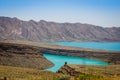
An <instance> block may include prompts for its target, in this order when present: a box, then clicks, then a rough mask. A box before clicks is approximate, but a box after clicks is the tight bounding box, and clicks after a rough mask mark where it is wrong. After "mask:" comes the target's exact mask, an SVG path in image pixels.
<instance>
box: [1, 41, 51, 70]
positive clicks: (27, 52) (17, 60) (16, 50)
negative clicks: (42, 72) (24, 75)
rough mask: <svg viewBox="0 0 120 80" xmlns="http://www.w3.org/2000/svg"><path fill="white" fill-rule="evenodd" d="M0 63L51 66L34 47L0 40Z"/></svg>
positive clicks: (27, 66)
mask: <svg viewBox="0 0 120 80" xmlns="http://www.w3.org/2000/svg"><path fill="white" fill-rule="evenodd" d="M0 65H5V66H15V67H26V68H34V69H43V68H49V67H52V66H53V63H51V62H50V61H48V60H47V59H46V58H45V57H43V56H42V53H40V51H39V49H38V48H36V47H33V46H28V45H23V44H12V43H11V44H9V43H1V42H0Z"/></svg>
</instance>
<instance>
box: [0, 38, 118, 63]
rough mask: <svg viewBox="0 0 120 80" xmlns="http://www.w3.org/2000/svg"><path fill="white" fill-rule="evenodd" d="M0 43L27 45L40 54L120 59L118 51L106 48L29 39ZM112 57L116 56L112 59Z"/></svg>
mask: <svg viewBox="0 0 120 80" xmlns="http://www.w3.org/2000/svg"><path fill="white" fill-rule="evenodd" d="M0 43H4V44H17V45H29V46H31V47H33V48H36V49H38V50H39V51H40V52H41V53H42V54H43V53H49V54H57V55H65V56H75V57H83V58H91V59H98V60H101V61H105V62H108V63H115V64H119V63H120V60H118V58H119V56H120V52H114V51H107V50H94V49H87V48H78V47H68V46H60V45H54V44H45V43H38V42H30V41H15V40H9V41H7V40H6V41H0ZM114 58H117V59H115V60H114Z"/></svg>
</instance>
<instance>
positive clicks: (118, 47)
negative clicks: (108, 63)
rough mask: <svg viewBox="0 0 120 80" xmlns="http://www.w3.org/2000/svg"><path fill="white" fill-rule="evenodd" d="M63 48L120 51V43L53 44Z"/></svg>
mask: <svg viewBox="0 0 120 80" xmlns="http://www.w3.org/2000/svg"><path fill="white" fill-rule="evenodd" d="M51 44H58V45H63V46H72V47H82V48H91V49H103V50H110V51H120V42H53V43H51Z"/></svg>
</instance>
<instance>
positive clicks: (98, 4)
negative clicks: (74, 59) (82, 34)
mask: <svg viewBox="0 0 120 80" xmlns="http://www.w3.org/2000/svg"><path fill="white" fill-rule="evenodd" d="M119 4H120V0H0V10H1V12H0V16H5V17H17V18H18V19H21V20H25V21H29V20H35V21H39V20H45V21H53V22H58V23H64V22H69V23H87V24H93V25H97V26H102V27H114V26H115V27H120V22H119V21H120V5H119Z"/></svg>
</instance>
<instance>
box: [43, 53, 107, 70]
mask: <svg viewBox="0 0 120 80" xmlns="http://www.w3.org/2000/svg"><path fill="white" fill-rule="evenodd" d="M43 56H44V57H46V58H47V59H48V60H49V61H51V62H53V63H54V65H55V66H54V67H52V68H48V69H46V70H48V71H52V72H56V71H57V70H58V69H59V68H60V67H61V66H63V65H64V63H65V62H67V63H68V64H82V65H100V66H107V65H108V63H106V62H102V61H99V60H93V59H89V58H80V57H71V56H61V55H53V54H43Z"/></svg>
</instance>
